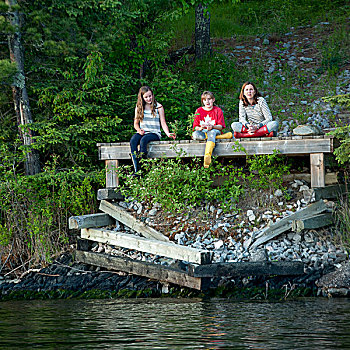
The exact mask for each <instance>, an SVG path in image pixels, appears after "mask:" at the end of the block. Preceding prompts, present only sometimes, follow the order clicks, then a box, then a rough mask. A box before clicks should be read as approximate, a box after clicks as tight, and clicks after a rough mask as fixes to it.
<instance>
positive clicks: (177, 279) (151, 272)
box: [75, 250, 210, 290]
mask: <svg viewBox="0 0 350 350" xmlns="http://www.w3.org/2000/svg"><path fill="white" fill-rule="evenodd" d="M75 260H76V261H78V262H81V263H84V264H90V265H94V266H100V267H103V268H107V269H112V270H116V271H122V272H126V273H130V274H133V275H137V276H143V277H148V278H151V279H154V280H158V281H162V282H169V283H174V284H177V285H180V286H184V287H188V288H193V289H197V290H205V289H208V288H209V286H210V279H208V278H200V277H193V276H189V275H188V273H186V272H185V271H181V270H177V269H173V268H171V267H168V266H163V265H157V264H153V263H149V262H145V261H137V260H132V259H129V258H125V257H118V256H112V255H107V254H102V253H94V252H85V251H79V250H77V251H76V252H75Z"/></svg>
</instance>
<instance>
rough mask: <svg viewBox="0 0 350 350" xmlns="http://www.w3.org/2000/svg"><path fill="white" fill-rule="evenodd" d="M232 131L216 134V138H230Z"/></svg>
mask: <svg viewBox="0 0 350 350" xmlns="http://www.w3.org/2000/svg"><path fill="white" fill-rule="evenodd" d="M232 136H233V135H232V132H227V133H226V134H222V135H218V136H216V139H232Z"/></svg>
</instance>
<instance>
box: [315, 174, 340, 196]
mask: <svg viewBox="0 0 350 350" xmlns="http://www.w3.org/2000/svg"><path fill="white" fill-rule="evenodd" d="M326 175H327V174H326ZM345 191H346V186H345V185H341V184H337V185H333V186H326V187H323V188H315V189H314V192H315V200H316V201H318V200H320V199H321V198H322V199H338V198H339V197H341V196H342V194H344V193H345Z"/></svg>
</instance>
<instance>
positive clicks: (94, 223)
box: [68, 213, 115, 229]
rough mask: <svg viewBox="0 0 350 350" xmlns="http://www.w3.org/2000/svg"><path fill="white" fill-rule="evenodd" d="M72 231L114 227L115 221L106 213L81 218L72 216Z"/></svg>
mask: <svg viewBox="0 0 350 350" xmlns="http://www.w3.org/2000/svg"><path fill="white" fill-rule="evenodd" d="M68 223H69V228H70V229H81V228H95V227H103V226H108V225H114V224H115V220H114V219H113V218H112V217H111V216H109V215H108V214H105V213H96V214H88V215H80V216H71V217H70V218H69V221H68Z"/></svg>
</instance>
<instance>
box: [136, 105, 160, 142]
mask: <svg viewBox="0 0 350 350" xmlns="http://www.w3.org/2000/svg"><path fill="white" fill-rule="evenodd" d="M161 107H162V105H161V104H160V103H158V102H157V106H156V111H155V112H156V116H154V115H153V114H152V111H146V110H144V111H143V120H142V121H141V122H140V128H141V129H143V130H145V134H148V133H154V134H157V135H158V136H159V138H161V136H162V134H161V132H160V118H159V112H158V109H159V108H161Z"/></svg>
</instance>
